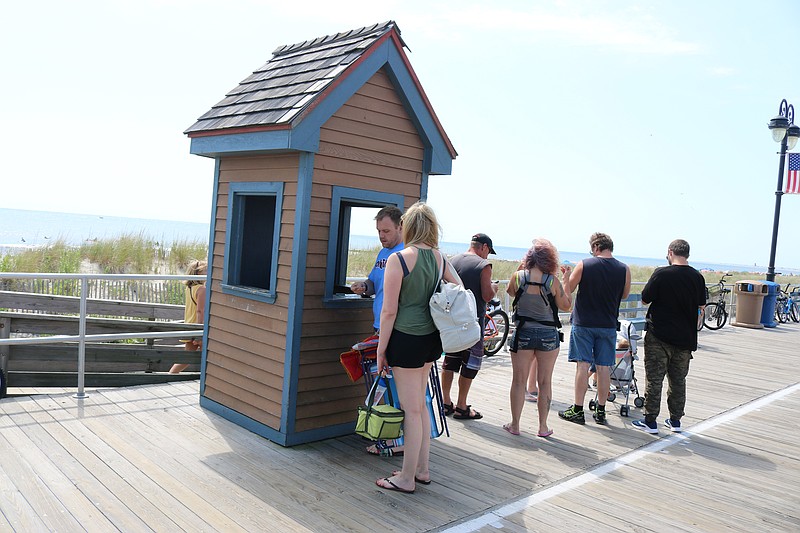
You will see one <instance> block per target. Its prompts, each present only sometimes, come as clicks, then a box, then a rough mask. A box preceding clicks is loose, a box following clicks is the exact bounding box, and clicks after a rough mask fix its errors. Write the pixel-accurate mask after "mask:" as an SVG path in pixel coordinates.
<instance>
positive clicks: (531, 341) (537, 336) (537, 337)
mask: <svg viewBox="0 0 800 533" xmlns="http://www.w3.org/2000/svg"><path fill="white" fill-rule="evenodd" d="M559 346H561V341H560V339H559V338H558V330H557V329H556V328H550V327H546V328H543V327H541V326H530V327H526V326H523V327H522V328H517V329H516V330H514V337H513V338H512V339H511V347H512V348H511V351H512V352H518V351H519V350H539V351H542V352H551V351H553V350H558V347H559Z"/></svg>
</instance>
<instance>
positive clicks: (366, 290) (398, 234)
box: [350, 205, 403, 331]
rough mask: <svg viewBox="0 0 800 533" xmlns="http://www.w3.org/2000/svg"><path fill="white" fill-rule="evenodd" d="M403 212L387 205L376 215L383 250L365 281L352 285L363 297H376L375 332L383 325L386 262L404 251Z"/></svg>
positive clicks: (374, 310)
mask: <svg viewBox="0 0 800 533" xmlns="http://www.w3.org/2000/svg"><path fill="white" fill-rule="evenodd" d="M402 216H403V212H402V211H400V209H398V208H397V207H395V206H393V205H387V206H386V207H384V208H382V209H381V210H380V211H378V214H377V215H375V228H376V229H377V230H378V238H379V239H380V241H381V246H383V249H382V250H381V251H380V252H378V257H377V258H376V259H375V266H374V267H373V268H372V271H371V272H370V273H369V276H368V277H367V279H366V280H364V281H356V282H354V283H353V284H352V285H350V290H352V291H353V292H354V293H355V294H360V295H361V296H363V297H368V296H372V295H373V294H374V295H375V300H374V301H373V303H372V315H373V317H374V322H373V324H372V325H373V327H374V328H375V331H378V330H379V329H380V325H381V307H383V272H384V270H385V269H386V260H387V259H388V258H389V256H390V255H392V254H393V253H395V252H399V251H400V250H402V249H403V228H402V226H401V225H400V217H402Z"/></svg>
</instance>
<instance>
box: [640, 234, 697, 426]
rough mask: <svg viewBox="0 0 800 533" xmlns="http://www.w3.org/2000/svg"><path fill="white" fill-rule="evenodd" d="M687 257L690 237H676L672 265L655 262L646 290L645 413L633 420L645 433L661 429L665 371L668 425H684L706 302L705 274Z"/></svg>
mask: <svg viewBox="0 0 800 533" xmlns="http://www.w3.org/2000/svg"><path fill="white" fill-rule="evenodd" d="M688 259H689V243H688V242H686V241H684V240H683V239H676V240H674V241H672V242H671V243H669V248H668V249H667V262H668V263H669V265H670V266H667V267H660V268H657V269H656V270H655V271H654V272H653V275H652V276H650V280H649V281H648V282H647V284H646V285H645V287H644V289H643V290H642V302H644V303H649V304H650V308H649V309H648V310H647V328H646V329H647V334H646V335H645V338H644V371H645V374H646V375H645V378H646V390H645V396H644V419H643V420H635V421H634V422H633V425H634V427H636V428H637V429H641V430H642V431H646V432H647V433H652V434H657V433H658V423H657V421H656V420H657V418H658V413H659V411H660V408H661V388H662V385H663V382H664V376H665V375H666V376H667V379H668V381H669V389H668V391H667V406H668V408H669V418H668V419H666V420H665V421H664V425H665V426H666V427H667V428H669V429H671V430H672V431H673V432H680V431H681V417H682V416H683V414H684V413H683V409H684V406H685V405H686V375H687V374H688V373H689V361H691V359H692V352H693V351H695V350H697V320H698V315H699V312H700V309H702V308H703V306H705V304H706V284H705V280H704V279H703V276H701V275H700V273H699V272H697V270H695V269H694V268H692V267H691V266H689V262H688Z"/></svg>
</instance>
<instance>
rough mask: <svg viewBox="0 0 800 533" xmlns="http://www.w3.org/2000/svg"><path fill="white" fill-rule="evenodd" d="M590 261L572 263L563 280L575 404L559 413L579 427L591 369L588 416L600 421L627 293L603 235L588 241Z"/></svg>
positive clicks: (623, 269)
mask: <svg viewBox="0 0 800 533" xmlns="http://www.w3.org/2000/svg"><path fill="white" fill-rule="evenodd" d="M589 246H590V247H591V253H592V257H591V258H590V259H585V260H583V261H581V262H579V263H578V264H577V266H576V267H575V270H573V271H572V274H571V275H570V278H569V282H570V283H569V285H570V287H572V288H573V289H574V288H576V287H577V288H578V294H577V295H576V296H575V307H574V308H573V310H572V319H571V323H572V329H571V331H570V335H569V360H570V361H572V362H574V363H577V366H576V368H575V403H574V404H573V405H572V406H570V407H569V409H565V410H564V411H559V412H558V416H560V417H561V418H563V419H564V420H568V421H570V422H575V423H576V424H583V423H584V422H585V419H584V415H583V401H584V399H585V397H586V390H587V389H588V388H589V367H590V366H591V365H592V364H594V365H595V367H596V371H597V407H596V408H595V412H594V413H593V414H592V416H593V417H594V420H595V422H597V423H598V424H605V423H606V400H607V399H608V391H609V386H610V382H611V380H610V375H611V374H610V370H611V366H612V365H613V364H614V360H615V356H616V352H615V348H616V340H617V317H618V315H619V304H620V302H621V301H622V299H623V298H627V297H628V294H629V293H630V290H631V271H630V269H629V268H628V265H626V264H625V263H622V262H620V261H617V260H616V259H614V257H613V255H612V252H613V251H614V241H612V240H611V237H609V236H608V235H606V234H605V233H594V234H593V235H592V236H591V237H590V238H589Z"/></svg>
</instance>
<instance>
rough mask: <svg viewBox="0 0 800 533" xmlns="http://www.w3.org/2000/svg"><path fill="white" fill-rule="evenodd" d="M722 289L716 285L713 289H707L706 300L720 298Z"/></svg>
mask: <svg viewBox="0 0 800 533" xmlns="http://www.w3.org/2000/svg"><path fill="white" fill-rule="evenodd" d="M721 290H722V289H720V287H719V285H714V286H713V287H706V299H707V300H708V299H710V298H717V297H719V293H720V291H721Z"/></svg>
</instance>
